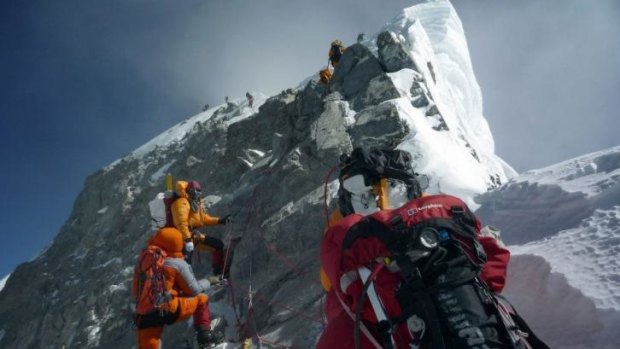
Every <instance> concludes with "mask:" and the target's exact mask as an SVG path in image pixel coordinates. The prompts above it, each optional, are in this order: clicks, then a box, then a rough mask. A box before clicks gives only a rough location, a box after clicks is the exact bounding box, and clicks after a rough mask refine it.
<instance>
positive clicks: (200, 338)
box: [196, 329, 224, 349]
mask: <svg viewBox="0 0 620 349" xmlns="http://www.w3.org/2000/svg"><path fill="white" fill-rule="evenodd" d="M223 340H224V334H223V333H222V332H220V331H213V330H202V329H200V330H196V341H197V342H198V349H208V348H213V347H215V346H216V345H217V344H219V343H221V342H222V341H223Z"/></svg>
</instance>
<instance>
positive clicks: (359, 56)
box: [330, 44, 400, 111]
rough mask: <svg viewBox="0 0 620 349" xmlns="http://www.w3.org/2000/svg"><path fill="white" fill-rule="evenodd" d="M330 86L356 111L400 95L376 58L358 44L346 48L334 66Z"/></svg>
mask: <svg viewBox="0 0 620 349" xmlns="http://www.w3.org/2000/svg"><path fill="white" fill-rule="evenodd" d="M330 86H331V90H332V91H338V92H340V93H341V94H342V95H343V96H344V98H345V99H346V100H348V101H350V102H351V107H352V109H354V110H358V111H360V110H362V109H364V108H366V107H368V106H372V105H375V104H378V103H380V102H382V101H385V100H388V99H393V98H398V97H400V94H399V93H398V91H396V88H395V87H394V85H393V84H392V81H391V80H390V79H389V78H388V77H387V75H386V72H385V71H384V70H383V68H382V66H381V63H380V62H379V60H378V59H377V58H376V57H375V56H373V54H372V53H371V52H370V50H369V49H368V48H367V47H366V46H363V45H361V44H355V45H353V46H350V47H348V48H347V50H346V52H345V53H344V54H343V55H342V58H341V59H340V62H338V64H337V65H336V69H334V75H333V77H332V80H331V83H330Z"/></svg>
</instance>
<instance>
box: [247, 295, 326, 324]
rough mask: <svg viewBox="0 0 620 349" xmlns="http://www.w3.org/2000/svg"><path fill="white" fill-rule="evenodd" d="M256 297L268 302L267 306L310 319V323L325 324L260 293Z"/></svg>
mask: <svg viewBox="0 0 620 349" xmlns="http://www.w3.org/2000/svg"><path fill="white" fill-rule="evenodd" d="M254 297H256V298H258V299H262V300H264V301H265V302H267V305H275V306H276V307H279V308H282V309H286V310H288V311H290V312H291V313H294V314H296V315H299V316H301V317H304V318H306V319H308V320H310V321H314V322H316V323H319V324H323V322H322V321H321V320H318V319H317V318H315V317H313V316H310V315H308V314H306V313H304V312H302V311H300V310H297V309H295V308H293V307H291V306H289V305H286V304H284V303H280V302H276V301H274V300H270V299H267V298H266V297H263V296H261V295H259V294H258V293H255V294H254Z"/></svg>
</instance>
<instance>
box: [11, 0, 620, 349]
mask: <svg viewBox="0 0 620 349" xmlns="http://www.w3.org/2000/svg"><path fill="white" fill-rule="evenodd" d="M309 73H310V72H309ZM317 80H318V77H317V76H315V77H314V78H313V79H312V80H311V81H310V82H309V83H307V84H305V85H303V86H302V87H300V88H298V89H288V90H285V91H283V92H282V93H280V94H278V95H276V96H272V97H269V98H268V97H266V96H262V95H260V94H255V103H256V104H255V105H254V108H249V106H247V105H246V104H245V102H244V100H243V99H241V100H234V101H231V103H228V104H226V105H221V106H217V107H214V108H212V109H210V110H207V111H205V112H203V113H200V114H198V115H196V116H193V117H191V118H189V119H187V120H186V121H184V122H182V123H180V124H179V125H176V126H174V127H173V128H171V129H170V130H168V131H166V132H164V133H162V134H161V135H160V136H158V137H156V138H155V139H153V140H152V141H150V142H148V143H146V144H145V145H144V146H142V147H140V148H138V149H136V150H135V151H133V152H132V153H131V154H129V155H128V156H126V157H124V158H122V159H119V160H118V161H115V162H114V163H112V164H110V165H109V166H107V167H105V168H104V169H102V170H100V171H98V172H96V173H95V174H93V175H91V176H89V177H88V178H87V180H86V183H85V186H84V190H83V191H82V192H81V193H80V195H79V196H78V197H77V199H76V201H75V206H74V210H73V212H72V213H71V216H70V217H69V219H68V220H67V222H66V223H65V224H64V226H63V227H62V229H61V231H60V232H59V234H58V235H57V236H56V238H55V239H54V241H53V242H52V243H51V244H50V246H49V247H48V248H47V249H46V250H45V251H43V252H42V253H41V254H40V255H39V257H37V258H36V259H34V260H32V261H30V262H28V263H24V264H22V265H20V266H19V267H17V268H16V270H15V271H14V272H13V273H12V274H11V275H10V277H9V278H8V280H6V285H5V288H4V289H3V290H2V291H1V292H0V348H7V349H14V348H20V349H22V348H62V347H64V348H66V349H68V348H131V347H133V346H135V335H134V332H133V331H132V329H131V299H130V295H129V286H130V281H131V274H132V268H133V265H134V263H135V260H136V256H137V254H138V253H139V251H140V250H141V249H142V248H143V247H144V244H145V241H146V239H147V238H148V237H149V235H150V234H151V233H152V232H153V227H152V224H151V219H150V217H149V209H148V203H149V202H150V201H151V200H152V199H153V198H154V197H155V196H156V194H157V193H158V192H160V191H162V190H163V188H164V184H163V177H164V175H165V173H168V172H169V173H172V174H173V175H174V177H175V178H178V179H181V178H182V179H197V180H199V181H200V182H201V183H203V191H205V192H206V193H209V194H210V196H209V204H210V206H209V212H210V213H212V214H214V215H216V216H217V215H224V214H226V213H232V214H233V224H232V225H229V226H226V227H215V228H211V229H209V230H208V233H209V234H213V235H216V236H219V237H222V238H224V240H225V241H226V240H227V239H228V238H230V237H231V236H240V237H241V238H242V239H241V241H240V243H239V245H238V246H237V248H236V252H235V256H234V257H235V258H234V262H233V266H232V282H233V285H234V287H233V288H232V290H233V293H234V294H230V297H229V295H227V293H226V292H224V291H225V290H223V291H217V292H214V293H213V294H212V297H211V301H210V302H211V309H212V311H213V312H214V313H215V314H216V315H217V316H219V317H221V318H222V319H224V321H225V322H226V324H227V336H228V337H229V339H234V338H233V337H235V336H236V334H237V331H236V326H235V325H237V319H236V316H237V315H238V316H240V319H241V321H243V317H244V316H245V315H246V314H247V307H248V304H249V303H250V296H249V295H250V294H251V301H252V304H253V305H254V311H255V318H256V326H257V330H258V333H259V334H260V336H261V338H262V339H263V340H264V343H276V344H277V345H284V346H291V347H295V348H312V347H314V345H315V342H316V340H317V338H318V336H319V334H320V332H321V329H322V321H321V304H322V297H323V292H322V288H321V286H320V285H319V282H318V269H319V265H318V248H319V241H320V238H321V235H322V231H323V225H324V221H325V216H324V212H323V202H324V199H325V200H326V201H327V203H328V204H329V205H330V208H332V209H333V207H334V204H335V202H334V200H333V198H334V196H335V185H336V181H335V180H334V179H332V180H331V181H328V183H327V184H328V189H329V190H328V195H327V198H324V194H323V192H324V191H323V190H324V189H323V184H324V181H325V178H326V175H327V174H328V172H329V171H330V169H331V168H332V167H333V166H335V165H337V164H338V159H339V156H340V155H341V154H342V153H344V152H350V151H351V150H352V149H353V147H355V146H367V147H371V146H392V145H397V146H398V147H399V148H403V149H406V150H408V151H410V152H411V153H412V154H413V156H414V159H415V163H416V168H415V170H416V171H417V172H420V173H424V174H427V175H428V176H429V177H430V179H431V185H430V188H429V192H431V193H438V192H444V193H450V194H454V195H457V196H460V197H462V198H464V199H465V200H466V201H467V202H468V203H469V204H470V205H472V206H473V207H478V204H477V203H476V202H475V201H474V199H475V198H476V196H477V195H479V194H483V193H486V192H487V191H488V190H492V189H496V190H495V191H494V192H492V193H490V194H485V195H484V196H483V197H482V199H481V201H480V203H481V204H482V207H481V208H480V212H482V213H484V215H485V218H486V219H488V220H489V222H494V223H495V222H497V223H495V224H496V225H500V226H502V227H503V228H504V225H507V226H506V227H505V229H504V230H505V236H506V241H507V242H510V243H515V242H519V243H525V242H529V241H538V240H540V238H541V237H543V233H540V231H543V232H544V234H545V235H544V236H553V235H554V234H556V233H557V231H554V232H551V231H549V230H545V229H542V228H540V230H539V231H538V232H539V233H536V234H534V233H532V234H531V235H530V236H528V237H527V238H523V239H521V240H519V239H517V238H516V237H519V236H523V235H524V234H528V233H527V232H526V233H523V234H519V233H520V232H519V231H518V230H516V231H515V233H512V232H511V229H512V227H511V226H510V224H509V223H510V222H512V221H511V220H514V221H515V222H514V223H515V224H517V225H518V224H519V223H520V222H521V221H519V220H518V218H515V217H516V215H514V216H511V215H509V214H505V215H504V216H502V215H501V214H499V216H500V217H506V219H507V221H506V222H500V221H499V220H497V219H495V218H494V217H495V216H494V215H496V216H497V212H500V211H498V210H497V207H498V206H501V205H509V204H510V203H503V201H502V196H501V193H504V192H508V193H510V192H514V193H515V195H517V194H518V193H517V191H518V190H516V189H510V188H511V187H513V186H518V185H519V184H518V183H529V182H527V181H525V180H522V179H513V180H512V181H511V182H509V183H510V184H509V185H508V186H507V187H500V186H501V185H502V184H504V183H507V182H508V181H509V180H510V178H512V177H514V176H515V175H516V174H515V173H514V171H513V170H512V169H511V168H510V166H508V165H507V164H505V163H504V162H503V161H502V160H501V159H500V158H498V157H497V156H496V155H495V154H494V145H493V137H492V135H491V132H490V130H489V127H488V125H487V122H486V120H485V118H484V116H483V114H482V99H481V92H480V88H479V86H478V84H477V82H476V79H475V76H474V74H473V70H472V65H471V62H470V58H469V53H468V49H467V43H466V40H465V36H464V33H463V29H462V26H461V23H460V20H459V18H458V16H457V14H456V12H455V10H454V9H453V7H452V6H451V4H450V3H449V2H447V1H435V2H429V3H425V4H420V5H416V6H413V7H411V8H408V9H405V10H404V11H403V13H402V14H401V15H400V16H398V17H396V18H395V19H394V20H393V21H391V22H390V23H389V24H388V25H386V26H385V28H383V29H382V30H380V31H379V33H378V34H377V35H375V36H373V37H371V38H370V39H369V40H368V41H367V42H363V43H361V44H355V45H352V46H350V47H349V48H348V49H347V51H346V52H345V54H344V55H343V57H342V58H341V61H340V63H339V64H338V67H337V68H336V70H335V72H334V75H333V78H332V81H331V83H330V84H329V85H328V86H325V85H321V84H318V83H317ZM610 168H611V167H610ZM597 169H599V171H600V169H601V167H597ZM540 176H541V178H542V177H546V176H543V175H542V172H541V174H540ZM519 178H521V177H519ZM609 178H612V177H609ZM520 181H521V182H520ZM541 181H542V180H541ZM593 185H594V184H593ZM525 187H526V190H527V185H525ZM603 187H604V186H601V188H603ZM497 188H499V189H497ZM603 189H604V190H603V191H605V190H606V189H605V188H603ZM531 192H534V193H535V190H531ZM556 192H557V193H561V194H562V195H563V194H564V192H563V191H561V190H560V191H556ZM556 192H553V191H549V192H547V193H546V195H547V198H551V197H552V196H553V194H554V193H556ZM542 195H543V194H541V196H542ZM571 195H575V197H578V196H579V197H580V194H579V193H575V192H573V193H568V194H567V197H571ZM541 201H543V199H541ZM567 201H568V200H566V198H565V197H561V198H560V199H558V203H559V204H563V203H565V202H567ZM603 201H604V200H603ZM601 202H602V201H601ZM542 206H543V205H542V203H541V207H542ZM557 207H558V209H559V210H561V209H563V206H561V205H558V206H557ZM582 207H583V206H582ZM598 208H599V207H598V206H597V207H595V208H594V209H598ZM601 209H603V208H602V207H601ZM605 209H611V208H610V207H606V208H605ZM592 212H594V210H593V211H592ZM592 212H591V214H592V215H594V214H595V213H592ZM597 212H598V211H597ZM545 215H546V216H548V217H557V222H558V223H557V224H556V225H555V226H556V227H557V226H559V224H560V223H566V224H568V223H567V222H566V219H565V217H564V218H563V216H561V214H560V213H559V211H553V210H551V209H549V210H548V211H546V214H545ZM573 216H574V213H573V214H572V215H571V218H574V217H573ZM612 216H614V215H613V214H612V213H609V212H602V211H601V213H600V215H599V216H596V217H593V218H592V223H591V224H598V222H599V221H601V220H604V219H607V221H608V222H613V219H612V218H611V217H612ZM614 217H615V216H614ZM582 218H585V216H584V217H582ZM574 222H575V225H570V224H569V225H565V226H563V227H562V229H568V228H574V227H576V226H577V224H578V223H579V222H581V221H580V220H575V221H574ZM515 229H516V228H515ZM527 231H528V232H529V230H527ZM569 233H570V232H569ZM569 235H570V234H569ZM558 236H559V235H558ZM512 239H514V240H512ZM558 239H559V240H558V241H557V243H558V244H562V243H563V241H564V240H562V239H560V238H558ZM565 239H568V240H570V239H571V237H570V236H567V237H566V238H565ZM545 241H546V240H545ZM545 241H542V242H541V241H538V242H537V243H538V244H539V245H536V244H532V245H524V246H519V247H515V249H516V250H518V251H520V253H523V255H524V257H523V258H520V257H517V258H515V262H514V263H513V266H512V267H511V268H513V269H515V270H516V271H515V272H514V273H513V275H515V276H513V277H512V278H513V280H517V281H518V280H519V279H518V277H517V276H518V275H519V274H518V273H517V272H518V271H523V273H525V275H527V276H538V277H539V278H540V279H541V280H543V281H544V282H543V281H541V285H543V286H544V285H549V282H550V281H549V280H551V279H553V280H557V279H561V280H564V282H568V284H571V285H572V288H570V289H573V288H579V286H578V285H583V283H582V282H589V281H588V280H586V279H583V280H585V281H583V280H582V279H579V280H581V281H575V280H577V279H572V277H573V276H579V273H577V272H572V271H571V270H566V269H562V270H560V269H557V268H556V266H555V265H554V263H555V262H553V261H552V258H553V257H552V256H551V255H545V254H543V253H541V252H540V251H543V250H544V248H543V247H541V246H542V245H540V244H543V243H546V242H545ZM608 244H613V239H612V241H610V242H608ZM522 251H523V252H522ZM537 251H538V252H537ZM575 251H577V250H575ZM584 251H588V250H587V249H586V250H584ZM527 253H530V254H538V255H542V257H526V256H525V254H527ZM585 253H586V254H587V253H588V252H585ZM544 258H546V259H544ZM545 260H549V261H550V262H548V263H550V265H551V267H553V268H556V269H553V271H550V270H551V269H549V268H547V269H546V270H547V272H546V274H544V272H545V269H540V268H538V265H544V263H545ZM593 263H594V262H593ZM207 264H208V263H205V262H204V258H203V261H202V263H201V262H200V261H199V260H198V261H196V263H195V271H196V273H197V274H198V276H199V277H202V276H205V275H207V274H208V273H209V267H208V266H207ZM528 268H530V269H528ZM557 272H561V273H564V272H565V273H568V274H572V275H571V276H570V277H569V276H568V275H567V276H566V278H562V277H561V275H560V276H558V275H559V274H557ZM523 273H522V274H521V275H523ZM601 275H603V274H601ZM615 275H617V273H616V274H615ZM605 276H607V277H614V276H613V273H610V274H605ZM517 281H514V282H512V283H511V284H514V285H517V284H518V285H528V283H527V282H525V281H523V282H519V283H518V282H517ZM545 282H546V283H545ZM558 282H559V281H558ZM554 285H556V284H554ZM575 285H577V286H575ZM609 285H613V283H609ZM552 286H553V285H552ZM511 287H516V286H511ZM524 287H525V286H524ZM541 287H542V286H541ZM510 289H514V288H510ZM566 289H569V287H566ZM250 290H251V291H250ZM519 294H525V293H517V294H515V297H517V296H518V295H519ZM574 294H575V295H576V296H575V297H577V298H579V299H580V300H581V301H582V302H583V304H586V305H588V306H591V307H590V308H588V307H587V306H585V305H584V306H583V307H581V308H580V309H581V310H584V309H588V310H591V311H592V314H593V315H592V316H591V317H592V318H595V317H596V318H597V319H602V315H601V316H599V315H600V314H599V313H598V312H599V311H600V309H605V308H604V307H608V306H609V304H612V303H613V301H612V300H611V299H613V297H614V296H615V294H614V293H613V292H612V291H608V292H607V293H600V294H594V293H591V294H589V293H586V292H583V293H580V292H579V291H577V290H575V292H574ZM563 295H565V294H563ZM532 297H533V296H532ZM597 297H598V298H597ZM517 298H518V297H517ZM533 298H535V299H537V300H542V299H546V300H547V301H549V302H551V301H553V302H557V303H560V302H561V299H559V298H556V297H555V296H554V295H549V297H548V298H540V297H533ZM230 299H234V300H235V303H236V304H237V307H236V308H233V307H232V304H231V301H230ZM597 299H598V300H597ZM527 301H528V299H525V300H522V299H519V304H522V305H523V307H524V308H525V311H527V312H528V314H529V315H530V316H532V315H531V314H532V313H531V312H530V311H536V308H535V307H533V306H530V305H532V304H534V303H533V302H530V303H528V302H527ZM615 304H617V302H616V303H615ZM536 305H537V306H538V311H541V309H545V305H544V304H536ZM597 307H598V308H597ZM561 309H562V310H565V308H561ZM235 311H236V312H235ZM533 314H534V315H533V316H534V317H536V316H538V313H536V312H534V313H533ZM544 325H545V324H537V326H541V328H545V327H544ZM575 326H577V325H575ZM575 328H578V327H575ZM556 329H557V331H552V330H549V331H546V332H545V335H547V336H555V335H558V336H559V335H562V334H563V332H562V331H561V330H560V329H562V327H561V326H560V325H558V326H557V327H556ZM545 335H543V338H544V339H547V337H546V336H545ZM190 337H192V329H191V328H190V327H188V326H187V324H185V323H181V324H177V325H175V326H172V327H171V328H169V329H168V330H167V331H166V333H165V335H164V345H163V348H180V347H182V345H183V342H184V340H185V339H186V338H190ZM580 338H587V335H585V334H584V336H583V337H580ZM610 338H611V337H610ZM231 346H233V347H234V346H237V347H238V346H239V345H238V344H231Z"/></svg>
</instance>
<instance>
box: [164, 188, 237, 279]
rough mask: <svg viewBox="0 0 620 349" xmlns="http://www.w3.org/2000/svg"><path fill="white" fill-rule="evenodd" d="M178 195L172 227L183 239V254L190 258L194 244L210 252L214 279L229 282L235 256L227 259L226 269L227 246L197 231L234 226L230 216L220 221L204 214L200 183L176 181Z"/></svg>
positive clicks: (172, 211)
mask: <svg viewBox="0 0 620 349" xmlns="http://www.w3.org/2000/svg"><path fill="white" fill-rule="evenodd" d="M176 195H177V196H178V198H176V199H175V200H174V201H173V202H172V205H171V207H170V210H171V213H172V224H173V226H174V227H175V228H177V229H178V230H179V231H180V232H181V234H182V236H183V241H184V242H185V245H184V252H185V253H186V255H189V254H191V252H192V251H193V250H194V243H195V244H196V245H197V248H198V250H204V251H207V252H211V253H212V255H211V257H212V258H211V260H212V267H213V274H214V276H222V277H223V278H227V277H228V273H229V267H230V264H231V257H232V256H229V257H228V260H227V261H226V264H227V265H226V266H225V265H224V258H225V256H224V243H223V242H222V240H221V239H218V238H216V237H213V236H206V235H205V234H202V233H200V232H199V231H197V230H195V229H198V228H201V227H203V226H208V225H217V224H228V223H230V222H231V218H230V215H226V216H224V217H222V218H219V217H212V216H210V215H208V214H207V212H205V210H204V208H203V205H202V187H201V185H200V183H198V182H197V181H190V182H186V181H182V180H180V181H177V183H176ZM210 281H212V282H214V281H215V278H210Z"/></svg>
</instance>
